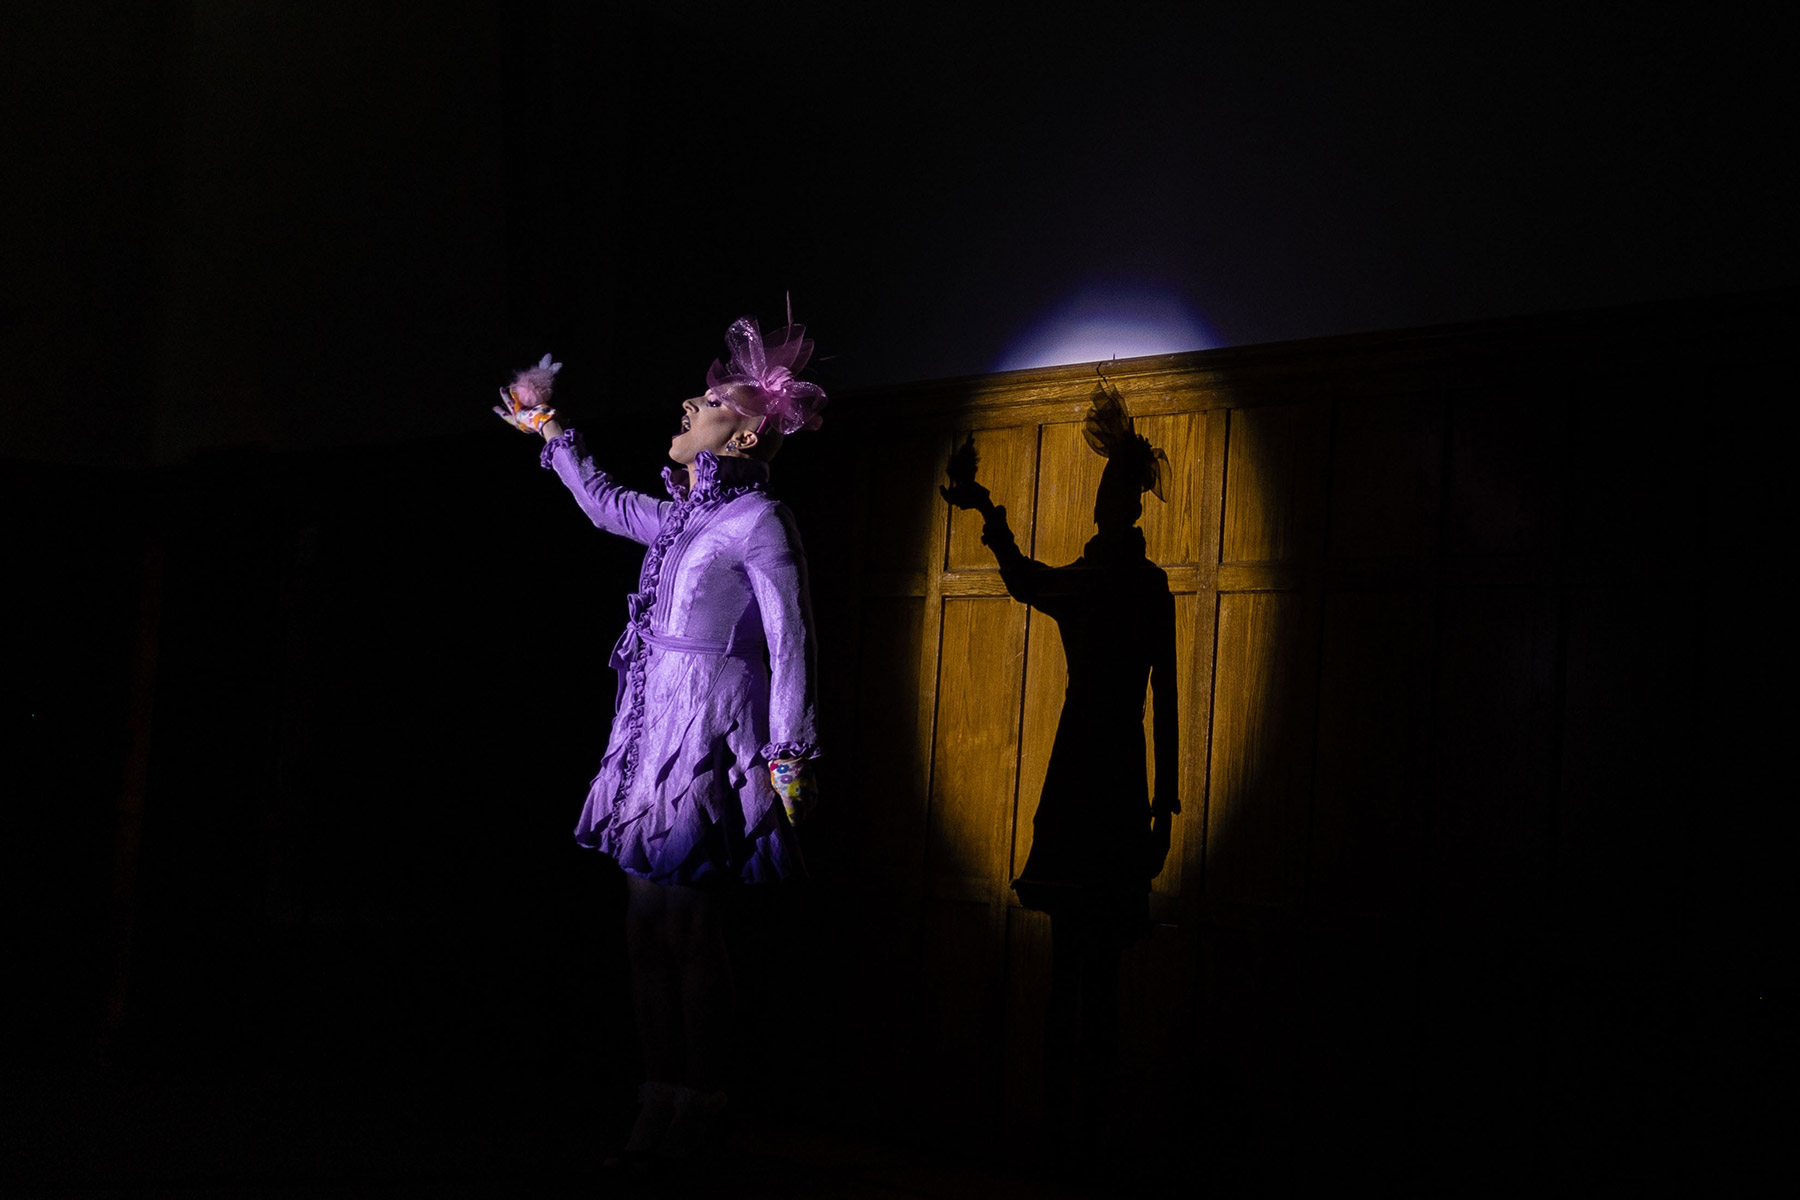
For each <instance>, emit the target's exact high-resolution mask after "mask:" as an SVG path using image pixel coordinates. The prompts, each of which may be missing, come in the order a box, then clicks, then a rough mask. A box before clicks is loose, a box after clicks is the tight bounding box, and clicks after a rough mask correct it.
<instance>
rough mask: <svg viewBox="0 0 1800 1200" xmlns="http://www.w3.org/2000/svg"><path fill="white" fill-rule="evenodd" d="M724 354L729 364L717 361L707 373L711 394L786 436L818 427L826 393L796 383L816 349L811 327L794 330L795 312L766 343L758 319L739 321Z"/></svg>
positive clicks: (728, 334) (728, 333)
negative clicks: (810, 330) (769, 422)
mask: <svg viewBox="0 0 1800 1200" xmlns="http://www.w3.org/2000/svg"><path fill="white" fill-rule="evenodd" d="M725 348H726V350H727V352H728V355H727V357H726V359H725V361H724V362H720V361H719V360H718V359H714V360H713V365H712V366H711V367H710V368H708V370H707V372H706V390H707V391H709V392H716V393H717V394H718V398H719V399H720V400H723V401H724V402H725V403H726V404H727V405H728V406H729V407H731V408H732V409H735V410H736V411H738V412H740V413H743V414H744V415H745V416H747V417H762V418H763V419H764V420H765V421H773V422H774V423H775V425H776V426H777V428H779V429H780V430H781V432H782V434H783V435H784V436H785V435H787V434H790V433H793V432H795V431H796V430H800V429H817V428H818V427H819V425H820V424H821V418H820V416H819V410H820V409H822V408H824V407H825V390H824V389H823V388H821V387H819V385H818V384H816V383H808V382H806V381H805V380H803V379H799V378H797V376H798V375H799V373H800V371H801V370H802V368H804V367H805V366H806V363H807V360H808V359H810V358H812V352H813V344H812V339H811V338H809V337H807V336H806V326H804V325H796V324H794V314H793V311H792V309H790V310H789V311H788V323H787V324H786V325H785V326H783V327H782V328H780V329H777V330H775V331H773V332H772V333H770V334H769V336H768V337H767V338H765V337H763V334H762V329H761V327H760V326H758V325H757V323H756V318H755V317H739V318H738V319H737V320H735V321H733V322H732V323H731V328H730V329H727V330H726V331H725Z"/></svg>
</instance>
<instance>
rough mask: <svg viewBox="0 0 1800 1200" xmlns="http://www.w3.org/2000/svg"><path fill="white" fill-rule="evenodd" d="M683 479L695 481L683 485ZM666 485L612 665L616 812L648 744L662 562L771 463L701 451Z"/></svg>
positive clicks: (754, 487) (760, 480)
mask: <svg viewBox="0 0 1800 1200" xmlns="http://www.w3.org/2000/svg"><path fill="white" fill-rule="evenodd" d="M560 436H561V437H568V436H569V433H568V432H567V431H565V432H564V433H563V434H562V435H560ZM684 477H685V478H687V479H691V480H692V481H693V482H692V483H691V484H689V483H687V482H684ZM663 483H664V484H665V485H666V486H667V487H668V489H669V494H670V495H671V496H673V497H674V498H675V503H674V505H673V506H672V507H670V509H669V510H668V514H667V515H666V516H665V517H664V518H663V521H662V524H661V526H660V527H658V529H657V531H656V540H655V541H653V542H651V543H650V548H649V550H648V551H647V552H646V553H645V555H644V568H643V574H642V575H641V576H640V578H641V579H643V580H646V581H647V582H645V583H644V584H643V585H642V586H641V587H640V588H639V590H638V591H636V592H634V593H632V594H631V595H630V596H627V597H626V598H625V604H626V611H627V613H628V614H629V617H630V619H629V621H628V623H627V626H626V629H625V633H624V636H622V637H621V638H620V639H619V644H618V647H617V648H616V649H615V650H614V651H613V664H612V665H613V666H614V668H616V669H622V673H623V676H624V677H623V679H622V680H621V681H620V686H621V690H622V692H623V693H624V694H623V695H622V696H621V697H620V699H621V700H622V703H621V704H620V706H619V707H620V708H621V709H622V710H623V715H624V718H625V738H626V741H625V752H624V758H623V759H622V760H621V761H620V763H619V789H618V791H617V792H615V793H614V794H613V811H614V812H617V811H618V808H619V805H621V804H622V803H624V800H625V797H626V796H627V795H629V794H630V791H631V784H632V781H633V780H635V779H636V778H637V772H638V760H639V758H640V757H641V751H642V746H643V741H644V736H643V735H644V712H645V703H644V666H645V659H646V658H647V657H648V656H649V655H650V654H651V653H653V652H654V647H653V643H654V639H653V638H652V637H651V634H650V614H651V612H652V610H653V609H655V607H656V600H657V589H658V588H659V587H661V586H662V575H663V562H664V560H665V559H666V558H667V557H668V555H669V551H670V550H671V549H672V548H673V547H674V545H675V543H676V541H677V540H678V539H679V538H680V537H681V534H682V531H683V530H685V529H686V528H687V525H688V521H689V520H690V519H691V518H692V517H693V515H694V514H695V513H696V512H698V511H700V510H701V509H703V508H710V507H712V506H713V505H716V504H722V503H724V502H725V501H728V500H733V499H736V498H737V497H739V496H742V495H744V494H745V493H747V492H757V491H762V490H764V489H766V488H767V487H768V486H769V467H768V464H767V463H761V462H758V461H756V460H755V459H752V458H720V457H719V456H718V455H716V454H713V453H711V452H710V451H706V450H702V451H701V452H700V453H699V454H697V455H695V456H694V465H693V467H692V468H691V469H690V470H689V471H684V472H681V473H680V474H677V473H676V471H675V470H674V469H673V468H670V467H665V468H663ZM814 753H815V754H816V751H815V752H814ZM792 757H802V756H801V755H793V756H792ZM805 757H812V755H806V756H805Z"/></svg>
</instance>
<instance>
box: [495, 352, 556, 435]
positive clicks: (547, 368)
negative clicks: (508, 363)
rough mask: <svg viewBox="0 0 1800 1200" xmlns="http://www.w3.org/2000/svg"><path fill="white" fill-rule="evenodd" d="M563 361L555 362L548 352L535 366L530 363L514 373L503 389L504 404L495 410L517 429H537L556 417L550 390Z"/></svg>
mask: <svg viewBox="0 0 1800 1200" xmlns="http://www.w3.org/2000/svg"><path fill="white" fill-rule="evenodd" d="M560 370H562V364H561V363H559V362H551V361H550V356H549V355H548V354H546V355H544V357H543V358H542V359H540V360H539V361H538V364H537V366H535V367H526V368H525V369H524V370H523V371H520V372H519V373H518V374H516V375H514V376H513V381H512V382H511V383H510V384H508V385H507V386H505V387H503V388H501V389H500V401H501V403H500V404H496V405H495V406H494V411H495V412H496V413H498V414H500V419H501V420H502V421H505V422H506V423H507V424H508V425H511V426H512V427H513V428H514V429H517V430H521V431H523V432H525V433H537V432H538V431H540V430H541V429H543V427H544V423H545V422H546V421H553V420H555V419H556V410H555V409H554V408H551V407H550V392H551V389H552V388H554V387H555V386H556V373H557V372H558V371H560Z"/></svg>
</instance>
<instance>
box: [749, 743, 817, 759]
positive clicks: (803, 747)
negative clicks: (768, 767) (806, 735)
mask: <svg viewBox="0 0 1800 1200" xmlns="http://www.w3.org/2000/svg"><path fill="white" fill-rule="evenodd" d="M818 757H819V748H818V747H817V746H815V745H813V744H812V743H811V742H770V743H769V744H768V745H766V746H764V747H763V748H762V760H763V761H764V762H774V761H775V760H776V759H778V758H818Z"/></svg>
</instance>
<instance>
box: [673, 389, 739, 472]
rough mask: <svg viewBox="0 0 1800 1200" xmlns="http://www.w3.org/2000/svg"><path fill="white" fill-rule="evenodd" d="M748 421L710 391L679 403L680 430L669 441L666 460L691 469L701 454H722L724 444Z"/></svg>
mask: <svg viewBox="0 0 1800 1200" xmlns="http://www.w3.org/2000/svg"><path fill="white" fill-rule="evenodd" d="M748 420H749V418H747V417H745V416H744V415H743V414H742V413H739V412H738V411H737V410H736V409H733V408H730V407H729V406H727V405H726V404H725V403H724V401H722V400H720V399H719V398H718V397H717V396H715V395H714V394H713V393H711V392H710V391H709V392H707V393H705V394H704V395H700V396H695V397H693V398H692V399H688V400H683V401H682V402H681V430H680V432H678V433H677V434H676V435H675V436H674V437H673V438H671V439H670V440H669V457H670V458H672V459H674V460H675V461H676V462H678V463H680V464H682V465H683V466H692V465H693V462H694V456H695V455H697V454H699V453H700V452H701V451H702V450H710V451H711V452H712V453H714V454H723V453H724V452H725V444H726V443H727V442H729V441H730V440H731V438H732V436H733V435H734V434H736V433H737V432H738V430H740V429H743V428H744V427H745V424H746V422H747V421H748Z"/></svg>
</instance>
